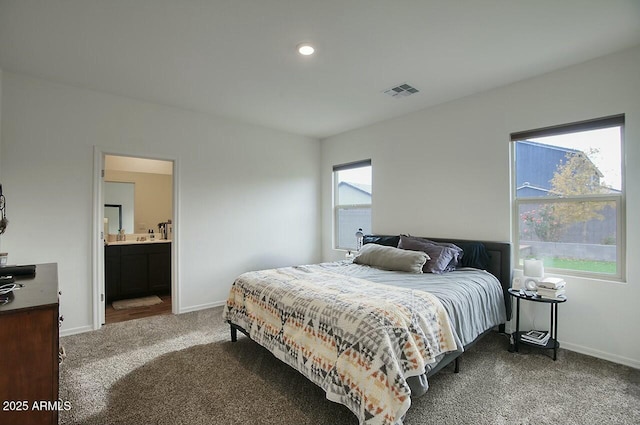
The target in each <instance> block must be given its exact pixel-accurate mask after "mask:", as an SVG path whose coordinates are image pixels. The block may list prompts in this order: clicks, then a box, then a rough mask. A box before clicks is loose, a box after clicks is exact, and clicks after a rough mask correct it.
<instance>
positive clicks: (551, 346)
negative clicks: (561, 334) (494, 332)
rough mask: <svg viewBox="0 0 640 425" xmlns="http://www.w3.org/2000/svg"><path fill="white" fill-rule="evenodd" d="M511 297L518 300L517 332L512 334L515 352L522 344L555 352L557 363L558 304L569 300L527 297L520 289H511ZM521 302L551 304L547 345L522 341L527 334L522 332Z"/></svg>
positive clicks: (554, 358) (558, 345)
mask: <svg viewBox="0 0 640 425" xmlns="http://www.w3.org/2000/svg"><path fill="white" fill-rule="evenodd" d="M509 295H511V296H512V297H514V298H515V299H516V331H515V332H514V333H512V334H511V335H512V336H513V341H514V344H513V351H515V352H518V350H519V345H520V344H521V343H522V344H527V345H529V346H531V347H535V348H540V349H543V350H553V361H555V360H556V358H557V355H558V348H559V347H560V343H559V342H558V304H560V303H563V302H566V301H567V299H566V298H563V299H559V300H556V299H549V298H541V297H539V296H537V295H534V296H527V295H525V293H524V292H520V290H518V289H511V288H510V289H509ZM520 300H525V301H533V302H537V303H547V304H551V323H550V325H549V332H551V335H550V338H549V341H547V343H546V344H545V345H538V344H535V343H531V342H528V341H524V340H522V338H521V337H522V335H523V334H524V333H525V332H521V331H520Z"/></svg>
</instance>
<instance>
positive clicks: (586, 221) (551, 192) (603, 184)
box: [511, 115, 625, 280]
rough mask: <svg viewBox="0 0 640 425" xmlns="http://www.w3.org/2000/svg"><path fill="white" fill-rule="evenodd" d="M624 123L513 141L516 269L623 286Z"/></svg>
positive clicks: (530, 134) (595, 123) (618, 119)
mask: <svg viewBox="0 0 640 425" xmlns="http://www.w3.org/2000/svg"><path fill="white" fill-rule="evenodd" d="M623 136H624V115H618V116H614V117H607V118H602V119H597V120H590V121H585V122H580V123H574V124H567V125H562V126H557V127H553V128H545V129H540V130H532V131H526V132H520V133H515V134H512V135H511V140H512V143H513V146H512V147H513V149H512V153H513V169H514V179H513V184H512V186H513V199H514V211H513V228H514V241H515V244H514V246H515V258H516V264H519V265H522V263H523V260H525V259H528V258H536V259H540V260H543V261H544V264H545V269H547V270H550V271H555V272H557V273H562V274H568V275H579V276H588V277H597V278H604V279H609V280H624V275H625V273H624V271H625V263H624V259H625V230H624V229H625V210H624V168H623V160H622V158H623V157H624V156H623V147H624V146H623Z"/></svg>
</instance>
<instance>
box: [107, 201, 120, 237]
mask: <svg viewBox="0 0 640 425" xmlns="http://www.w3.org/2000/svg"><path fill="white" fill-rule="evenodd" d="M104 218H105V223H108V225H109V229H108V233H111V234H112V235H115V234H117V233H118V230H120V229H122V205H116V204H104Z"/></svg>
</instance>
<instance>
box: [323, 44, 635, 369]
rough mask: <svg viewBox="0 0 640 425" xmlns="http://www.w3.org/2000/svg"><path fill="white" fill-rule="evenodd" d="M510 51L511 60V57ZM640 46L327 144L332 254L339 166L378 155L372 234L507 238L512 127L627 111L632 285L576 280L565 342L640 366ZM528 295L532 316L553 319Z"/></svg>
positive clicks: (539, 322)
mask: <svg viewBox="0 0 640 425" xmlns="http://www.w3.org/2000/svg"><path fill="white" fill-rule="evenodd" d="M505 60H507V58H505ZM639 69H640V48H639V47H636V48H634V49H631V50H627V51H623V52H620V53H617V54H613V55H610V56H606V57H603V58H600V59H597V60H593V61H590V62H587V63H584V64H581V65H577V66H573V67H570V68H567V69H564V70H560V71H556V72H553V73H549V74H546V75H543V76H540V77H537V78H533V79H530V80H526V81H522V82H519V83H516V84H513V85H510V86H506V87H503V88H500V89H496V90H492V91H488V92H484V93H480V94H477V95H474V96H470V97H466V98H463V99H459V100H457V101H453V102H450V103H447V104H443V105H440V106H437V107H433V108H430V109H426V110H423V111H420V112H417V113H413V114H410V115H406V116H404V117H400V118H397V119H393V120H389V121H385V122H381V123H377V124H375V125H371V126H369V127H366V128H362V129H358V130H355V131H351V132H348V133H344V134H342V135H338V136H335V137H331V138H328V139H326V140H323V141H322V170H321V173H322V187H323V188H322V208H323V215H322V217H323V218H322V222H323V228H322V236H323V258H324V259H325V260H330V259H336V258H342V257H343V256H344V253H341V252H336V251H334V250H333V249H332V246H333V245H332V234H333V232H332V213H331V191H332V184H331V169H332V165H334V164H344V163H348V162H352V161H357V160H361V159H368V158H371V160H372V165H373V206H372V222H373V223H372V224H373V231H374V232H375V233H381V234H398V233H411V234H414V235H422V236H433V237H452V238H455V237H457V238H467V239H485V240H495V241H509V240H510V239H511V221H510V220H511V219H510V213H511V207H510V197H511V192H510V187H509V182H510V157H509V139H510V138H509V135H510V133H512V132H516V131H523V130H530V129H535V128H541V127H547V126H551V125H556V124H563V123H570V122H575V121H580V120H585V119H590V118H598V117H604V116H608V115H614V114H619V113H625V114H626V146H625V147H626V167H627V168H626V182H627V271H628V278H627V282H626V283H622V284H621V283H614V282H605V281H599V280H591V279H578V278H567V282H568V283H567V292H568V298H569V301H568V302H567V303H566V304H563V305H561V306H560V308H559V330H558V332H559V338H560V341H561V344H562V346H563V347H565V348H568V349H571V350H575V351H580V352H584V353H587V354H592V355H595V356H599V357H603V358H607V359H611V360H613V361H616V362H620V363H625V364H629V365H632V366H634V367H637V368H640V337H639V336H638V335H639V334H638V323H640V308H638V303H639V302H640V267H639V265H638V264H639V263H638V261H636V259H637V258H639V255H640V222H639V221H638V219H637V217H638V216H639V215H640V187H639V186H638V182H639V181H640V167H639V166H638V165H640V78H639V77H638V75H639V74H638V70H639ZM526 304H528V305H527V306H526V308H523V312H526V313H527V317H526V318H525V319H526V322H527V323H528V324H531V323H532V322H533V320H534V319H535V324H536V326H537V327H543V326H545V324H546V323H548V320H549V319H548V318H549V312H548V306H543V305H533V303H526Z"/></svg>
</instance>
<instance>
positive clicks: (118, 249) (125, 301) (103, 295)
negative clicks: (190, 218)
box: [94, 148, 178, 329]
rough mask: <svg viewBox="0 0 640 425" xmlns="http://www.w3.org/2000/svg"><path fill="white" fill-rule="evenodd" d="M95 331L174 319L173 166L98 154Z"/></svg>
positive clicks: (162, 161) (167, 160)
mask: <svg viewBox="0 0 640 425" xmlns="http://www.w3.org/2000/svg"><path fill="white" fill-rule="evenodd" d="M94 161H95V162H96V165H99V167H97V169H98V170H99V178H98V179H97V182H96V184H95V186H96V187H95V189H96V191H95V192H96V196H95V200H94V204H95V209H96V213H95V214H94V219H95V221H96V227H97V230H98V231H97V232H96V233H97V234H99V237H98V238H97V240H96V244H95V245H94V246H95V249H94V264H95V266H94V293H95V300H94V329H98V328H100V327H101V326H102V325H104V324H110V323H116V322H120V321H125V320H132V319H137V318H142V317H148V316H152V315H158V314H170V313H177V297H178V291H177V283H176V278H175V276H177V271H176V269H177V261H176V259H177V247H176V245H177V238H176V235H177V232H176V223H177V217H176V215H177V208H176V199H177V193H176V188H177V184H176V168H177V167H176V165H177V164H176V160H175V159H170V158H147V157H140V156H132V155H127V154H122V153H113V152H103V151H101V150H99V149H98V148H96V154H95V158H94Z"/></svg>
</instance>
